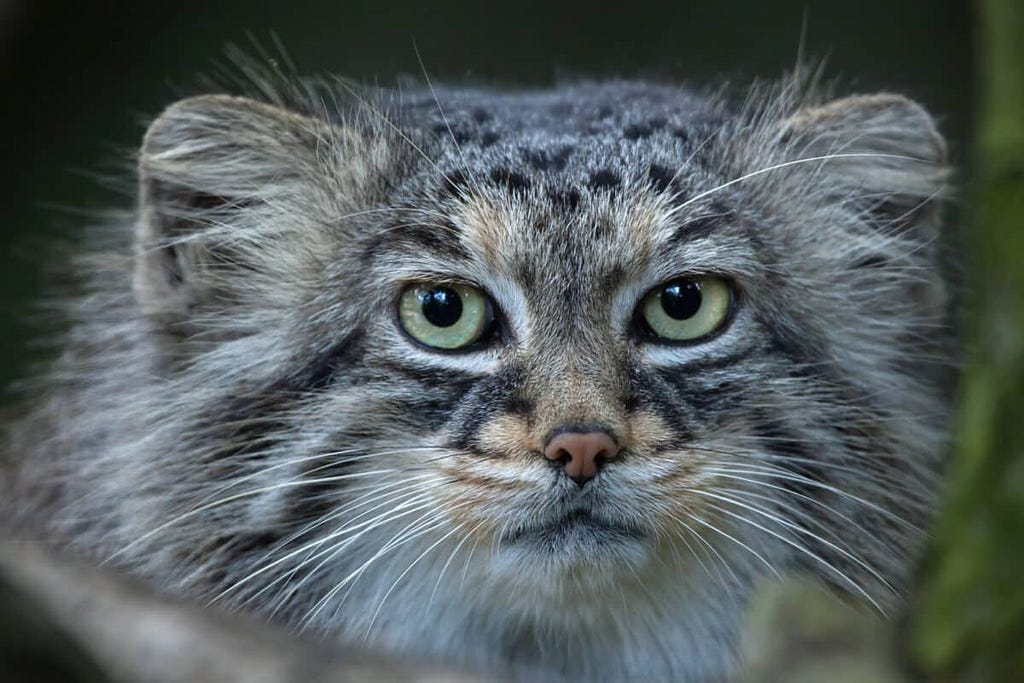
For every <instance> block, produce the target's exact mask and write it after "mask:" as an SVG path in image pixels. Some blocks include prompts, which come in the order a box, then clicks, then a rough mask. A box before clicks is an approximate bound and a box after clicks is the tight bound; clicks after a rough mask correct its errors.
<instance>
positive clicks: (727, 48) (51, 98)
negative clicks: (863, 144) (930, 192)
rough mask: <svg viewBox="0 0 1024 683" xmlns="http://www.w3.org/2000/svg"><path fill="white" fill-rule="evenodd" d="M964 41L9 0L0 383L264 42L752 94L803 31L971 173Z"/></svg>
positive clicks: (902, 26)
mask: <svg viewBox="0 0 1024 683" xmlns="http://www.w3.org/2000/svg"><path fill="white" fill-rule="evenodd" d="M970 34H971V15H970V12H969V9H968V3H967V2H966V1H964V0H938V1H936V2H930V3H929V2H920V1H914V0H858V1H857V2H848V3H843V4H839V3H828V4H826V3H813V2H806V3H803V2H766V1H765V0H728V1H726V0H721V1H718V2H700V3H688V2H665V3H652V2H630V3H626V2H622V3H610V2H580V1H578V0H577V1H573V2H564V3H557V4H556V3H552V2H541V1H539V0H510V1H505V2H500V3H493V4H489V3H485V2H482V1H480V0H477V1H475V2H457V1H452V0H447V1H443V2H432V3H425V2H424V3H421V2H409V1H408V0H399V1H396V0H376V1H371V0H349V1H347V2H345V1H340V2H338V1H335V2H329V1H323V2H308V1H302V2H295V1H293V2H282V1H281V0H248V1H243V0H209V1H207V2H201V3H200V2H150V3H146V2H139V3H130V2H122V3H113V2H84V1H81V2H74V1H64V2H59V1H53V0H0V93H2V102H3V106H2V107H0V160H2V162H0V163H2V166H0V168H2V171H0V330H2V332H0V386H5V385H7V384H8V383H9V382H10V381H11V380H12V379H14V378H17V377H20V376H23V375H24V374H25V373H26V359H27V358H29V357H30V356H33V355H38V352H35V351H31V350H29V349H27V348H26V341H27V340H28V339H29V338H30V337H31V336H32V333H31V332H30V329H29V327H28V326H27V325H26V322H25V321H26V319H27V313H28V312H29V311H30V310H31V304H30V302H32V301H33V300H35V299H36V297H37V296H38V294H39V292H40V290H41V286H42V283H43V282H44V281H45V279H46V278H45V277H44V276H43V274H42V270H41V268H40V265H41V264H45V263H47V262H49V261H54V260H55V258H56V257H55V256H54V254H55V251H54V242H55V240H54V238H55V237H56V238H61V239H68V238H70V239H72V240H73V239H74V238H75V237H76V236H80V235H81V234H83V230H84V229H85V227H86V226H87V224H88V223H89V222H90V221H95V220H97V219H96V218H95V216H94V215H93V214H94V213H95V212H96V211H97V210H102V209H104V208H109V207H112V206H116V207H124V208H126V207H129V206H130V205H131V197H130V192H131V178H130V172H129V171H128V170H127V169H128V168H129V166H128V164H127V161H128V160H129V159H130V155H131V151H132V150H133V149H134V148H135V146H136V145H137V144H138V142H139V141H140V139H141V137H142V133H143V131H144V122H145V121H146V119H147V118H150V117H152V116H154V115H155V114H156V113H158V112H159V111H160V109H161V108H163V107H164V106H166V105H167V104H169V103H170V102H172V101H173V100H174V99H176V97H177V96H178V95H179V94H181V93H183V92H192V91H193V86H194V85H195V83H196V79H197V76H198V75H199V74H201V73H203V72H209V71H210V70H211V68H212V65H213V63H214V62H216V61H221V62H223V61H224V59H223V58H224V47H225V45H226V44H227V43H229V42H230V43H235V44H238V45H240V46H242V47H243V48H247V49H249V48H251V43H250V42H249V36H250V35H251V36H253V37H255V39H256V40H258V41H259V42H261V43H263V44H265V45H268V46H269V45H271V44H272V38H271V36H272V35H276V36H277V37H278V38H279V39H280V41H281V43H282V44H283V45H284V46H285V48H286V49H287V51H288V52H289V53H290V54H291V55H292V57H293V59H294V61H295V62H296V64H297V65H298V67H299V69H300V70H302V71H320V70H328V71H333V72H337V73H340V74H344V75H346V76H350V77H353V78H356V79H360V80H364V81H371V82H379V83H381V84H389V83H393V82H394V81H395V79H396V77H398V76H400V75H413V76H416V75H418V74H419V73H420V67H419V64H418V61H417V58H416V48H418V50H419V52H420V54H421V55H422V58H423V61H424V63H425V65H426V68H427V69H428V71H429V73H430V75H431V77H432V78H434V79H435V80H452V79H455V80H465V79H471V80H473V81H483V82H497V83H502V84H544V83H549V82H551V81H552V80H554V79H556V78H559V77H564V76H568V77H572V76H581V75H582V76H600V75H620V76H637V75H641V76H642V75H648V74H653V75H657V76H671V77H677V78H680V79H683V80H687V81H691V82H695V83H697V84H709V83H716V82H718V81H719V80H721V79H723V78H724V79H728V80H729V81H731V82H734V83H737V84H745V83H747V82H748V81H750V80H751V79H752V78H753V77H763V78H775V77H778V76H779V75H781V74H782V73H783V72H784V71H786V70H787V69H791V68H792V67H793V66H794V64H795V63H796V60H797V54H798V50H799V47H800V44H801V35H803V36H804V41H803V42H804V53H805V54H806V55H807V56H809V57H811V58H814V59H825V60H826V61H827V70H826V73H827V74H828V75H829V76H834V77H838V78H839V79H840V81H841V82H842V83H844V84H845V86H846V87H845V88H844V89H845V90H859V91H871V90H881V89H886V90H896V91H901V92H904V93H906V94H908V95H910V96H912V97H914V98H917V99H918V100H920V101H921V102H922V103H924V104H925V105H926V106H927V107H928V108H929V109H930V110H931V111H933V112H934V113H935V114H936V115H937V116H938V117H939V120H940V122H941V127H942V130H943V132H945V133H946V134H947V135H948V137H949V138H950V139H951V141H952V143H953V146H952V149H953V154H954V157H956V158H958V159H962V158H963V156H964V154H962V150H963V149H964V146H963V143H964V141H965V140H966V138H967V131H968V130H969V125H970V122H969V118H970V114H971V93H972V89H973V86H972V81H971V75H972V69H971V48H970V45H969V42H970ZM414 45H415V46H416V47H414ZM112 178H113V181H112ZM118 179H119V181H118ZM112 185H113V186H119V187H120V188H121V189H120V190H118V189H117V188H116V187H112ZM42 332H43V333H44V334H45V327H44V328H43V330H42ZM35 334H38V332H36V333H35Z"/></svg>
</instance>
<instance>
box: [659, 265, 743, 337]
mask: <svg viewBox="0 0 1024 683" xmlns="http://www.w3.org/2000/svg"><path fill="white" fill-rule="evenodd" d="M732 305H733V290H732V286H731V285H730V284H729V283H728V282H727V281H726V280H724V279H722V278H720V277H715V276H713V275H694V276H690V277H680V278H676V279H674V280H670V281H668V282H665V283H663V284H660V285H658V286H657V287H655V288H654V289H652V290H651V291H650V292H648V294H647V295H646V296H645V297H644V298H643V301H641V302H640V310H639V317H640V320H641V322H642V323H643V326H644V327H645V328H646V330H647V331H648V332H649V334H650V335H652V336H654V337H655V338H657V339H662V340H667V341H673V342H692V341H698V340H700V339H703V338H705V337H708V336H710V335H712V334H714V333H715V332H716V331H718V330H719V329H721V328H722V326H724V325H725V323H727V322H728V320H729V314H730V313H731V311H732Z"/></svg>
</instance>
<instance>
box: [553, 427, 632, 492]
mask: <svg viewBox="0 0 1024 683" xmlns="http://www.w3.org/2000/svg"><path fill="white" fill-rule="evenodd" d="M621 450H622V448H621V447H620V446H619V444H618V443H616V442H615V439H613V438H612V436H611V435H610V434H609V433H608V432H606V431H604V430H602V429H587V430H586V431H584V430H583V429H577V428H574V427H568V428H563V429H560V430H555V432H554V433H553V434H552V436H551V437H550V438H549V439H548V443H547V445H546V446H545V447H544V457H545V458H547V459H548V460H551V461H552V462H560V463H562V467H563V468H564V469H565V473H566V474H567V475H568V476H569V478H570V479H572V480H573V481H574V482H576V484H577V485H579V486H583V485H584V484H586V483H587V482H588V481H590V480H591V479H593V478H594V477H595V476H596V475H597V471H598V470H599V469H600V468H601V466H602V465H603V464H604V463H605V462H607V461H608V460H611V459H612V458H614V457H616V456H617V455H618V454H619V451H621Z"/></svg>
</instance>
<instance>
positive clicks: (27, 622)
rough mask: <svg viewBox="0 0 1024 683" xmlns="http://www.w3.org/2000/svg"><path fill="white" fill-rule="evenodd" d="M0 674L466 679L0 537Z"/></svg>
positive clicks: (392, 682) (399, 681) (395, 682)
mask: <svg viewBox="0 0 1024 683" xmlns="http://www.w3.org/2000/svg"><path fill="white" fill-rule="evenodd" d="M55 660H56V661H55ZM0 671H2V672H3V675H4V676H13V677H14V679H17V680H31V681H40V680H60V681H107V680H114V681H125V682H128V681H148V682H151V683H178V682H181V683H185V682H190V683H191V682H201V681H245V682H247V683H248V682H250V681H253V682H260V683H277V682H283V681H322V682H328V681H375V682H376V681H381V682H383V683H414V682H415V683H442V682H447V683H458V682H459V681H462V682H464V683H469V681H471V680H475V679H470V678H469V677H467V676H462V675H458V674H452V673H447V672H444V671H439V670H436V669H433V668H431V667H426V666H416V665H409V664H405V663H402V662H398V661H394V660H390V659H386V658H383V657H379V656H375V655H371V654H367V653H365V652H360V651H352V650H344V649H341V648H338V647H335V646H332V645H331V644H329V643H317V644H316V645H315V646H314V644H312V643H308V642H306V641H302V640H300V639H298V638H295V637H293V636H291V635H289V634H287V633H285V632H283V631H280V630H278V629H275V628H271V627H269V626H263V625H260V624H256V623H252V622H250V621H247V620H245V619H242V618H240V617H237V616H234V615H229V614H225V613H221V612H219V611H217V610H214V609H199V608H196V607H192V606H189V605H186V604H184V603H179V602H176V601H172V600H165V599H161V598H158V597H155V596H154V595H153V594H152V592H151V591H147V590H146V589H144V588H142V587H139V586H135V585H134V584H132V583H131V582H129V581H127V580H124V579H120V578H118V577H116V576H115V575H114V574H112V573H104V572H102V571H100V570H97V569H94V568H91V567H86V566H84V565H79V564H78V563H75V562H72V561H69V560H67V559H66V558H60V557H56V556H54V555H52V554H50V553H47V552H44V551H42V550H41V549H40V548H39V547H37V546H33V545H29V544H24V543H17V542H8V541H2V540H0ZM5 680H8V679H6V678H5Z"/></svg>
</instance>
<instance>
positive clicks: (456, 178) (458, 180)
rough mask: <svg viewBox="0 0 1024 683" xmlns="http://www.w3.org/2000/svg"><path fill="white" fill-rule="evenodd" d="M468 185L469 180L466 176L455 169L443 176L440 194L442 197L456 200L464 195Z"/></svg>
mask: <svg viewBox="0 0 1024 683" xmlns="http://www.w3.org/2000/svg"><path fill="white" fill-rule="evenodd" d="M469 185H470V182H469V178H467V177H466V174H465V173H463V172H462V171H460V170H458V169H455V170H453V171H449V172H448V173H445V174H444V179H443V180H442V182H441V192H442V194H443V195H449V196H452V197H455V198H456V199H458V198H460V197H462V196H463V195H464V194H465V193H466V192H465V190H466V188H467V187H469Z"/></svg>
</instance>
